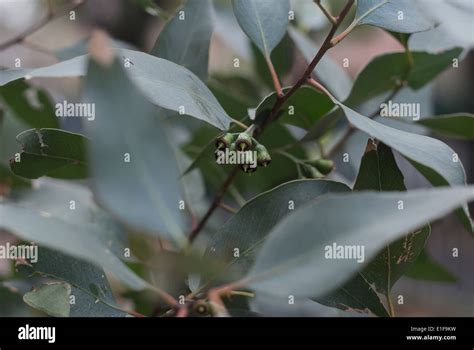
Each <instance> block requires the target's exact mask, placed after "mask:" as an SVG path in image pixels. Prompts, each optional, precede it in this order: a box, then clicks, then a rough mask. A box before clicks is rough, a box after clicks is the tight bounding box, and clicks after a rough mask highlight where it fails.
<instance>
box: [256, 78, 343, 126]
mask: <svg viewBox="0 0 474 350" xmlns="http://www.w3.org/2000/svg"><path fill="white" fill-rule="evenodd" d="M288 90H289V88H285V89H283V91H284V92H286V91H288ZM276 98H277V96H276V93H275V92H273V93H271V94H270V95H268V96H266V97H265V98H264V99H263V100H262V102H260V104H259V105H258V106H257V108H256V109H255V112H254V114H255V117H254V119H255V118H256V117H257V116H259V117H258V118H257V121H258V120H260V117H261V116H266V115H267V114H268V113H269V112H270V110H271V108H272V107H273V105H274V104H275V102H276ZM333 107H334V103H333V102H332V101H331V99H330V98H328V97H327V96H326V95H324V94H322V93H320V92H318V91H316V90H314V89H313V88H310V87H302V88H300V89H298V90H297V91H296V92H295V93H294V94H293V95H292V96H291V97H290V98H289V99H288V101H286V102H285V104H284V105H283V106H282V108H281V111H282V112H281V115H280V117H279V121H280V122H282V123H284V124H290V125H294V126H298V127H300V128H303V129H309V128H310V127H312V126H313V125H314V124H315V123H316V122H317V121H318V120H319V119H320V118H321V117H323V116H324V115H325V114H326V113H327V112H329V111H330V110H331V109H332V108H333Z"/></svg>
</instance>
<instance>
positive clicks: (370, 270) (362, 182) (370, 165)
mask: <svg viewBox="0 0 474 350" xmlns="http://www.w3.org/2000/svg"><path fill="white" fill-rule="evenodd" d="M364 190H374V191H406V187H405V184H404V180H403V175H402V173H401V171H400V169H399V168H398V166H397V163H396V161H395V158H394V156H393V153H392V150H391V149H390V148H389V147H387V146H385V145H384V144H383V143H379V144H378V145H377V146H375V145H374V144H373V143H372V141H371V140H369V142H368V144H367V149H366V153H365V155H364V156H363V158H362V161H361V165H360V169H359V173H358V175H357V179H356V182H355V185H354V191H364ZM430 231H431V229H430V227H429V226H425V227H424V228H423V229H420V230H415V231H414V232H412V233H410V234H408V235H406V236H405V237H403V238H400V239H399V240H397V241H396V242H393V243H391V244H389V245H387V246H386V247H385V248H384V249H383V250H382V251H381V252H380V253H379V254H378V255H377V256H376V257H375V258H374V259H373V260H372V261H371V262H370V263H369V264H368V265H367V266H366V267H365V268H364V269H363V270H362V271H360V272H359V273H358V274H357V275H356V276H355V277H354V278H353V279H351V280H350V281H349V282H347V283H346V284H345V285H344V286H342V287H340V288H338V289H337V290H335V291H333V292H331V293H329V294H328V295H326V296H325V297H323V299H322V300H321V301H320V300H319V299H318V300H316V301H318V302H320V303H322V304H326V305H328V306H336V307H338V308H340V309H348V308H349V309H362V310H364V309H368V310H370V311H371V312H373V313H374V314H376V315H378V316H388V314H387V312H386V310H385V309H384V308H383V311H382V309H380V306H381V303H380V300H379V298H378V296H377V294H376V293H377V292H379V293H382V294H384V295H385V296H386V297H387V298H389V297H390V290H391V288H392V286H393V285H394V284H395V282H396V281H397V280H398V279H399V278H400V277H402V275H403V274H404V273H405V271H406V270H407V269H409V268H410V266H411V265H412V264H413V262H414V261H415V260H416V259H417V257H418V255H419V254H420V252H421V251H422V250H423V247H424V245H425V243H426V240H427V238H428V236H429V234H430ZM354 296H357V297H354ZM375 298H377V301H378V302H376V299H375Z"/></svg>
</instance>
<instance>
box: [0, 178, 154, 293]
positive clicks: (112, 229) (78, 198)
mask: <svg viewBox="0 0 474 350" xmlns="http://www.w3.org/2000/svg"><path fill="white" fill-rule="evenodd" d="M11 197H12V199H11V200H3V201H2V202H0V228H2V229H4V230H7V231H8V232H11V233H12V234H14V235H16V236H18V237H20V238H22V239H24V240H27V241H33V242H36V243H38V244H40V245H42V246H46V247H49V248H52V249H55V250H58V251H61V252H63V253H65V254H68V255H71V256H73V257H76V258H79V259H84V260H86V261H88V262H91V263H93V264H95V265H97V266H100V267H102V268H104V269H105V270H107V271H109V272H111V273H113V274H114V275H115V276H116V277H117V278H118V279H119V280H120V281H122V282H123V283H125V284H126V285H127V286H129V287H130V288H132V289H135V290H141V289H145V288H147V287H149V285H148V283H147V282H145V281H144V280H142V279H141V278H140V277H138V276H137V275H136V274H135V273H134V272H132V271H131V270H130V269H129V268H128V267H127V266H126V265H125V264H124V263H123V262H122V261H121V260H120V259H119V258H118V257H117V256H116V255H115V254H114V252H115V251H116V250H117V248H116V246H117V244H119V243H120V242H121V240H122V239H123V238H121V235H122V231H121V228H120V226H119V225H117V223H116V222H115V221H114V220H113V219H112V218H111V217H110V216H109V215H108V214H106V213H105V212H104V211H102V210H101V209H99V208H97V206H96V205H95V204H94V201H93V199H92V194H91V193H90V192H89V191H88V190H87V189H85V188H84V187H82V186H78V185H73V184H67V183H62V182H54V183H53V182H43V183H41V184H40V185H39V186H38V187H37V188H35V189H34V190H16V191H15V192H14V193H12V195H11ZM71 208H73V209H71ZM122 251H123V250H122Z"/></svg>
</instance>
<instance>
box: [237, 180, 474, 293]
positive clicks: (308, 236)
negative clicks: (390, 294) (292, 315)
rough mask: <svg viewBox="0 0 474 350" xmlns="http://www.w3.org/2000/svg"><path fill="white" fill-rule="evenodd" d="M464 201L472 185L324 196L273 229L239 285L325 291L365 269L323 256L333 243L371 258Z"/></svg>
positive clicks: (271, 289) (271, 290)
mask: <svg viewBox="0 0 474 350" xmlns="http://www.w3.org/2000/svg"><path fill="white" fill-rule="evenodd" d="M468 200H474V186H470V187H464V186H462V187H460V186H458V187H450V188H436V189H428V190H414V191H411V192H358V193H349V194H343V193H340V194H328V195H325V196H322V197H320V198H318V199H317V200H315V201H312V202H311V203H310V204H307V205H306V206H304V207H302V208H300V209H297V210H295V212H294V213H292V214H290V215H288V216H287V217H285V218H284V219H283V220H282V221H281V222H280V223H279V224H278V225H277V226H276V227H274V228H273V230H272V231H271V232H270V234H269V238H268V239H267V240H266V241H265V243H264V244H263V246H262V248H261V250H260V252H259V254H258V256H257V259H256V261H255V264H254V265H253V267H252V269H251V270H250V272H249V273H248V275H247V277H246V278H245V279H244V280H242V283H245V284H246V285H248V286H249V287H250V288H251V289H253V290H256V291H257V292H263V293H271V294H273V295H281V296H288V295H290V294H291V295H294V296H295V298H296V297H313V298H314V297H318V296H321V295H324V294H326V293H328V292H330V291H331V290H333V289H335V288H336V287H338V286H340V285H342V284H343V283H344V282H346V281H348V280H349V279H350V277H352V276H353V275H354V274H355V273H356V272H357V271H360V270H361V267H363V265H361V264H360V263H358V262H357V260H356V259H347V258H346V259H329V258H326V254H327V253H328V251H329V250H328V249H330V248H331V247H333V245H334V244H337V245H338V246H342V247H343V248H344V247H346V246H355V249H359V251H361V249H362V247H363V249H364V254H363V258H364V261H370V260H371V259H372V258H374V257H375V256H376V254H377V253H378V252H379V251H380V250H381V249H382V248H383V247H384V246H385V245H387V244H389V243H391V242H393V241H394V240H397V239H398V238H400V237H402V236H403V235H405V234H406V232H410V231H413V230H415V229H417V228H418V227H421V226H423V225H426V223H428V222H430V221H432V220H435V219H438V218H440V217H442V216H444V215H446V214H448V213H449V212H451V211H452V210H454V209H456V208H457V207H459V206H460V205H461V204H462V203H464V202H466V201H468ZM400 201H403V205H404V209H403V210H398V207H399V205H400ZM427 203H429V205H427ZM355 253H357V251H356V252H355ZM348 257H350V256H348ZM354 257H356V258H357V257H358V256H357V255H355V256H353V258H354ZM359 257H360V256H359ZM359 261H360V260H359Z"/></svg>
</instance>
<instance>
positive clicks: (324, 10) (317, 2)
mask: <svg viewBox="0 0 474 350" xmlns="http://www.w3.org/2000/svg"><path fill="white" fill-rule="evenodd" d="M314 3H315V4H316V5H318V7H319V8H320V9H321V11H322V12H323V14H324V15H325V16H326V17H327V19H328V20H329V22H331V23H332V24H336V22H337V19H336V17H334V16H333V15H332V14H331V13H330V12H329V11H328V9H327V8H326V7H324V5H323V4H321V0H314Z"/></svg>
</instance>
